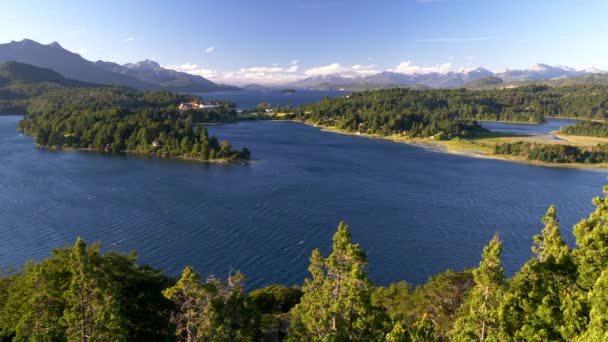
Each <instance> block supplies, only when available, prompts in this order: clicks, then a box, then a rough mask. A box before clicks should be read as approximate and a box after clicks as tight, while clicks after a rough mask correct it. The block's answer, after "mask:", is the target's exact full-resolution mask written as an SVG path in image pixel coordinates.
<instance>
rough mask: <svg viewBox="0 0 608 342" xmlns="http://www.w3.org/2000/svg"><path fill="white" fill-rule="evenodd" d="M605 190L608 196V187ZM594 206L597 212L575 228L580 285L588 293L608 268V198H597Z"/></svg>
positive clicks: (594, 200)
mask: <svg viewBox="0 0 608 342" xmlns="http://www.w3.org/2000/svg"><path fill="white" fill-rule="evenodd" d="M603 190H604V194H608V186H605V187H604V189H603ZM593 204H594V205H595V207H596V209H595V211H594V212H593V213H591V214H590V215H589V217H588V218H586V219H583V220H581V222H579V223H578V224H577V225H575V226H574V236H575V237H576V244H577V247H578V248H577V249H576V250H575V251H574V257H575V258H576V263H577V265H578V284H579V286H581V287H582V288H583V289H585V290H588V291H589V290H591V288H592V287H593V286H594V284H595V283H596V281H597V279H598V278H599V276H600V273H601V272H602V271H603V270H604V269H606V267H608V196H604V197H595V198H594V199H593Z"/></svg>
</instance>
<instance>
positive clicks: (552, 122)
mask: <svg viewBox="0 0 608 342" xmlns="http://www.w3.org/2000/svg"><path fill="white" fill-rule="evenodd" d="M545 120H546V122H545V123H543V124H540V125H529V124H517V123H508V122H487V121H485V122H480V123H479V124H480V125H481V126H482V127H485V128H487V129H489V130H490V131H493V132H504V133H515V134H522V135H544V134H551V132H553V131H558V130H559V129H560V128H561V127H564V126H568V125H572V124H575V123H577V122H579V121H580V120H571V119H545Z"/></svg>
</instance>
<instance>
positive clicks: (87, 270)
mask: <svg viewBox="0 0 608 342" xmlns="http://www.w3.org/2000/svg"><path fill="white" fill-rule="evenodd" d="M69 263H70V271H71V276H72V279H71V282H70V287H69V289H68V291H67V292H66V293H65V300H66V309H65V311H64V315H63V319H64V321H65V324H66V326H67V337H68V340H70V341H83V342H84V341H104V340H112V341H123V340H125V336H126V334H127V331H126V329H124V320H123V317H122V316H121V314H120V311H119V305H118V304H117V302H116V300H115V297H114V296H115V295H116V293H115V292H114V291H115V288H114V286H113V284H107V283H106V282H104V279H103V275H104V272H103V269H101V267H100V265H99V264H100V262H99V246H98V245H93V246H92V247H90V248H87V245H86V243H85V242H84V241H83V240H82V239H80V238H78V239H77V240H76V244H75V245H74V247H72V251H71V254H70V260H69Z"/></svg>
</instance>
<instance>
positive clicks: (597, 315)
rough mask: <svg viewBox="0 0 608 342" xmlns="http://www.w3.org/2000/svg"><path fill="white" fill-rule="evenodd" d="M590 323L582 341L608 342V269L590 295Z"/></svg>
mask: <svg viewBox="0 0 608 342" xmlns="http://www.w3.org/2000/svg"><path fill="white" fill-rule="evenodd" d="M588 298H589V303H590V304H591V312H590V318H591V320H590V322H589V326H588V329H587V331H586V332H585V334H584V335H583V336H582V338H581V339H580V340H581V341H589V342H602V341H608V269H606V270H604V272H602V274H601V275H600V277H599V279H598V280H597V282H596V283H595V285H594V286H593V290H592V291H591V292H590V293H589V297H588Z"/></svg>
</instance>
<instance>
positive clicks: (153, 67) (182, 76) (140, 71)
mask: <svg viewBox="0 0 608 342" xmlns="http://www.w3.org/2000/svg"><path fill="white" fill-rule="evenodd" d="M95 65H97V66H98V67H100V68H102V69H104V70H108V71H111V72H113V73H117V74H121V75H126V76H131V77H135V78H137V79H139V80H141V81H143V82H147V83H152V84H156V85H159V86H161V87H163V88H166V89H169V90H172V91H176V92H190V93H202V92H208V91H218V90H238V89H239V88H238V87H234V86H226V85H218V84H215V83H213V82H211V81H209V80H208V79H206V78H204V77H201V76H197V75H191V74H188V73H185V72H179V71H175V70H170V69H165V68H163V67H161V66H160V65H159V64H158V63H157V62H155V61H152V60H149V59H146V60H145V61H141V62H137V63H129V64H124V65H120V64H117V63H112V62H104V61H97V62H95Z"/></svg>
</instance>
